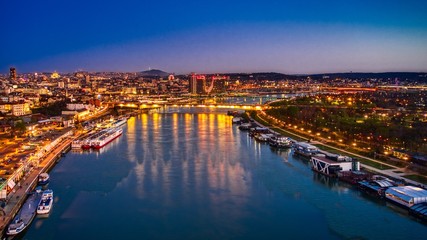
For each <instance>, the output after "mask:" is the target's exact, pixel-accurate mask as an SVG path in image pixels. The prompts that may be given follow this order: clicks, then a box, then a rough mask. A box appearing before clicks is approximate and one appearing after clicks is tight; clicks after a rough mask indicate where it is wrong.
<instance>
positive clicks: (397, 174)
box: [256, 114, 427, 189]
mask: <svg viewBox="0 0 427 240" xmlns="http://www.w3.org/2000/svg"><path fill="white" fill-rule="evenodd" d="M265 116H268V115H266V114H265ZM258 117H259V118H260V119H262V120H263V121H266V120H265V119H263V117H262V116H260V115H258ZM256 123H257V124H258V125H260V126H264V125H262V124H261V123H259V122H256ZM273 126H274V125H273ZM264 127H265V126H264ZM274 127H275V128H278V129H280V130H281V131H283V132H285V133H287V134H289V135H291V136H296V137H299V138H301V139H306V137H305V136H302V135H299V134H297V133H295V132H290V131H288V130H286V129H283V128H281V127H279V126H274ZM310 144H313V145H321V146H325V147H327V148H331V149H334V150H336V151H338V152H340V153H342V154H348V155H352V156H355V157H358V158H361V159H366V160H369V161H372V162H376V163H379V164H382V165H384V166H387V167H389V168H390V169H384V170H383V169H378V168H375V167H372V166H369V165H366V164H362V163H361V164H360V166H361V167H362V168H364V169H366V170H368V171H370V172H375V173H378V174H381V175H384V176H388V177H391V178H394V179H400V180H404V181H405V182H406V183H409V184H412V185H415V186H419V187H422V188H424V189H427V185H425V184H422V183H419V182H416V181H414V180H411V179H408V178H405V177H404V176H405V175H411V174H416V173H415V172H413V171H411V170H409V169H407V168H397V167H396V166H393V165H390V164H387V163H384V162H381V161H378V160H375V159H373V158H369V157H365V156H362V155H360V154H357V153H353V152H349V151H347V150H344V149H340V148H337V147H334V146H331V145H328V144H325V143H323V142H319V141H311V142H310Z"/></svg>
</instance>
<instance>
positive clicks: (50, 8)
mask: <svg viewBox="0 0 427 240" xmlns="http://www.w3.org/2000/svg"><path fill="white" fill-rule="evenodd" d="M0 5H1V6H2V9H8V11H5V13H4V14H3V15H2V16H0V19H1V21H2V22H3V23H5V24H2V26H0V29H1V31H2V32H3V33H7V34H4V35H3V38H1V39H0V46H1V47H0V51H1V52H2V55H1V58H0V72H2V73H7V72H8V71H9V67H16V68H17V70H18V72H44V71H46V72H48V71H58V72H73V71H77V70H85V71H124V72H136V71H143V70H147V69H149V68H152V69H162V70H165V71H167V72H175V73H177V74H185V73H189V72H203V73H217V72H270V71H272V72H281V73H286V74H312V73H331V72H351V71H352V72H390V71H416V72H418V71H420V72H423V71H427V65H426V63H427V44H426V42H427V17H426V16H425V12H426V10H427V3H425V2H423V1H406V2H405V3H401V2H399V1H387V2H385V1H379V2H375V3H372V2H368V1H358V2H354V3H342V2H339V1H333V2H332V3H330V4H329V5H324V4H322V3H317V2H316V1H304V2H301V3H289V2H279V1H264V2H263V4H260V3H247V2H243V1H233V2H232V3H230V2H225V1H216V2H215V4H207V3H200V2H196V1H186V2H185V3H176V2H173V1H162V2H157V3H155V2H149V3H147V2H142V3H141V2H136V1H130V0H129V1H123V2H121V3H120V5H118V4H116V3H113V2H104V1H103V2H100V1H91V2H83V1H74V2H73V5H72V6H71V5H68V4H67V3H58V2H55V1H44V2H43V3H40V2H28V3H26V4H25V5H24V6H21V5H22V4H21V5H18V3H16V2H3V3H1V4H0Z"/></svg>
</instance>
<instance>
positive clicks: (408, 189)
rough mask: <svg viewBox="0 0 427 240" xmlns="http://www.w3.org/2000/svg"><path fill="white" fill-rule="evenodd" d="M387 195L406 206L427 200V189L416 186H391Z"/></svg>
mask: <svg viewBox="0 0 427 240" xmlns="http://www.w3.org/2000/svg"><path fill="white" fill-rule="evenodd" d="M385 197H386V198H387V199H388V200H390V201H392V202H394V203H397V204H400V205H403V206H405V207H408V208H410V207H412V206H414V205H415V204H419V203H425V202H427V190H425V189H422V188H419V187H414V186H401V187H390V188H388V189H387V190H386V192H385Z"/></svg>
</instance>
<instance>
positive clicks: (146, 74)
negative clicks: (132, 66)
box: [140, 69, 170, 77]
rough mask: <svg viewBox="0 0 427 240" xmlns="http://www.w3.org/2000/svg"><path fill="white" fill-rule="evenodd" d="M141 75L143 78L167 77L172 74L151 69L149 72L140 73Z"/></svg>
mask: <svg viewBox="0 0 427 240" xmlns="http://www.w3.org/2000/svg"><path fill="white" fill-rule="evenodd" d="M140 75H141V76H143V77H167V76H169V75H170V74H169V73H167V72H164V71H162V70H158V69H150V70H147V71H142V72H140Z"/></svg>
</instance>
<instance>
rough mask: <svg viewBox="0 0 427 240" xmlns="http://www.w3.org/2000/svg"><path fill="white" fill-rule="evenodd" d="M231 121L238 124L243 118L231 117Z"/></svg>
mask: <svg viewBox="0 0 427 240" xmlns="http://www.w3.org/2000/svg"><path fill="white" fill-rule="evenodd" d="M231 121H232V122H233V124H240V123H242V121H243V118H241V117H233V119H232V120H231Z"/></svg>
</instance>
